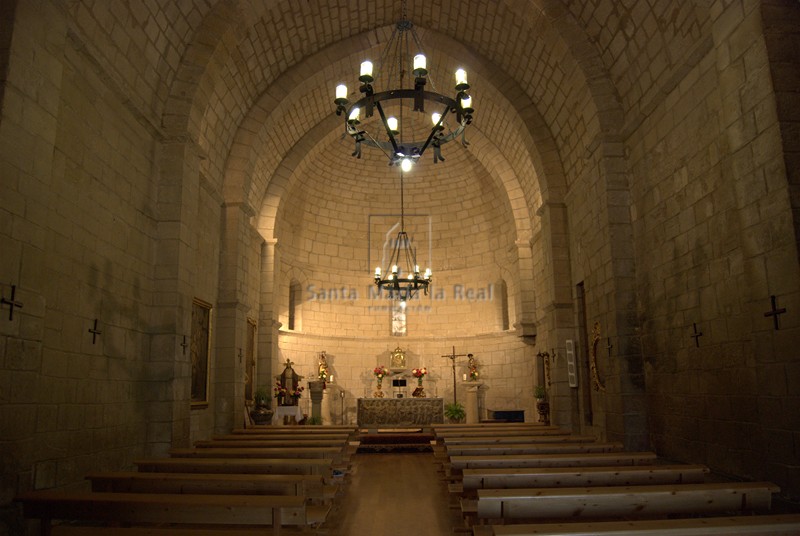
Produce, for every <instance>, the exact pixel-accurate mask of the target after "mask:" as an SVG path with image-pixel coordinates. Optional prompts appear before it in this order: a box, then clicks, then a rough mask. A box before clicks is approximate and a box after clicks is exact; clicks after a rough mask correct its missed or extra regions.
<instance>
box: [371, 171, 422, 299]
mask: <svg viewBox="0 0 800 536" xmlns="http://www.w3.org/2000/svg"><path fill="white" fill-rule="evenodd" d="M403 175H404V171H403V169H402V168H400V231H399V232H398V233H397V237H396V238H395V240H394V243H393V244H392V254H391V255H390V256H389V263H388V266H389V267H390V268H389V269H387V270H386V272H385V273H384V272H383V271H382V270H381V268H380V267H377V268H375V284H376V285H377V286H378V289H381V290H383V289H386V290H388V291H389V298H394V299H399V300H402V301H408V300H410V299H411V298H413V297H414V296H415V295H416V294H417V292H418V291H419V290H420V289H422V291H423V292H424V293H425V294H426V295H427V294H428V286H429V285H430V284H431V279H432V274H431V269H430V268H426V269H425V273H423V274H421V273H420V271H419V265H418V264H417V252H416V249H415V248H414V247H413V246H412V245H411V239H410V238H408V234H407V233H406V226H405V223H406V222H405V209H404V201H405V199H404V193H403V182H404V181H403Z"/></svg>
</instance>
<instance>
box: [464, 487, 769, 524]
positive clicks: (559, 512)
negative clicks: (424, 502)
mask: <svg viewBox="0 0 800 536" xmlns="http://www.w3.org/2000/svg"><path fill="white" fill-rule="evenodd" d="M778 491H780V488H778V486H776V485H775V484H773V483H771V482H722V483H720V482H713V483H702V484H665V485H648V486H620V487H594V488H525V489H481V490H478V499H477V516H478V517H479V518H483V519H504V520H506V519H530V520H534V519H548V518H550V519H552V518H577V517H621V516H653V515H667V514H710V513H724V512H736V511H739V512H753V511H766V510H769V508H770V507H771V505H772V494H773V493H777V492H778Z"/></svg>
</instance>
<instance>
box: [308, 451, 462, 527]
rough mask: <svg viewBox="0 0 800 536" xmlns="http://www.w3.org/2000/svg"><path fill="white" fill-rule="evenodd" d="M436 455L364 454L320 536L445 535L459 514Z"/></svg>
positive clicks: (354, 465) (356, 458) (354, 462)
mask: <svg viewBox="0 0 800 536" xmlns="http://www.w3.org/2000/svg"><path fill="white" fill-rule="evenodd" d="M449 500H450V499H449V496H448V492H447V486H446V484H445V482H444V481H442V480H441V477H440V474H439V473H438V472H437V465H436V463H435V462H434V457H433V454H432V453H427V452H424V453H420V452H410V453H405V452H403V453H395V452H383V453H364V454H362V453H359V454H355V455H354V456H353V458H352V472H351V474H350V476H349V480H348V481H347V482H346V483H345V489H344V491H343V494H342V495H341V496H340V497H338V498H337V501H336V504H335V506H334V508H333V510H332V511H331V512H330V514H329V515H328V521H327V522H326V523H325V526H324V527H323V530H322V531H320V534H327V535H330V536H362V535H369V536H409V535H412V536H445V535H448V536H450V535H452V534H453V527H454V526H455V524H456V523H458V522H459V516H458V511H457V510H455V509H451V508H450V506H449Z"/></svg>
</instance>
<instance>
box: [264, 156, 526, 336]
mask: <svg viewBox="0 0 800 536" xmlns="http://www.w3.org/2000/svg"><path fill="white" fill-rule="evenodd" d="M349 149H350V148H349V147H342V146H341V145H340V144H338V143H337V144H333V145H332V146H331V148H330V149H329V150H328V154H329V155H331V156H328V157H327V159H329V161H313V162H307V165H305V166H303V167H302V168H301V169H298V171H297V176H296V178H295V180H294V182H293V185H292V187H291V189H290V190H289V193H288V194H287V196H286V198H285V200H284V201H283V202H282V205H281V209H280V210H279V212H278V218H277V222H276V226H275V227H276V231H275V236H276V237H277V248H278V250H279V256H280V266H279V268H278V271H279V274H280V275H279V278H278V280H279V281H280V283H279V287H280V289H281V290H280V298H279V303H278V307H277V312H278V320H279V321H280V322H281V324H282V325H283V328H282V329H288V326H289V315H290V311H289V288H290V285H291V283H292V282H293V281H294V282H295V284H299V287H300V289H301V291H302V293H301V297H300V299H299V300H296V301H295V309H294V315H295V320H296V321H295V322H294V324H295V327H294V331H298V332H300V333H306V334H314V335H334V334H335V335H336V336H348V337H359V338H370V339H373V338H376V337H385V336H391V335H392V331H391V322H392V308H393V304H394V303H395V300H390V299H388V296H387V295H386V294H385V293H384V294H382V295H378V293H377V289H376V287H375V285H374V283H373V282H372V277H373V273H374V268H375V266H377V265H378V264H379V263H380V262H382V261H381V260H380V258H381V256H382V255H384V252H387V251H388V248H387V247H386V243H387V241H389V240H394V239H395V238H396V232H397V231H398V230H399V226H397V225H398V223H399V219H400V218H399V213H400V184H399V181H400V177H399V170H398V169H397V168H396V167H394V168H389V167H388V166H387V162H386V161H385V160H384V159H382V158H378V157H376V156H373V155H365V156H364V157H363V158H362V159H361V160H356V159H354V158H350V156H349V153H350V150H349ZM459 149H460V151H459ZM451 159H452V160H453V162H452V163H451ZM348 173H352V174H348ZM503 194H504V192H503V190H502V189H501V188H500V187H498V185H497V184H495V183H494V181H493V179H492V177H491V176H489V175H488V174H487V173H485V171H483V168H481V167H480V166H478V165H477V164H476V163H475V162H474V160H473V159H472V158H471V157H470V156H469V154H468V153H467V152H466V151H464V149H462V148H459V147H454V148H452V149H451V150H450V151H449V153H448V160H447V162H446V163H444V164H438V165H436V166H434V165H433V164H432V163H431V162H427V161H425V162H423V163H420V164H419V165H417V166H416V167H415V169H413V170H412V171H411V172H410V173H407V174H406V175H405V229H406V231H407V232H408V235H409V237H410V238H411V239H412V241H413V242H414V244H415V246H416V248H417V262H418V264H419V265H420V269H421V270H424V269H425V268H426V267H430V268H431V269H432V270H433V278H434V279H433V284H432V288H431V292H430V294H429V295H428V296H424V295H423V296H419V297H418V298H417V299H414V300H411V301H409V302H408V307H407V310H406V319H407V336H410V337H430V336H437V337H440V336H445V335H459V336H463V335H464V333H469V334H479V333H493V332H497V331H503V329H504V326H503V317H504V315H503V312H502V310H501V304H502V303H503V302H504V301H505V302H506V303H507V302H508V301H509V300H504V299H503V296H501V295H500V293H501V285H498V282H499V281H500V280H501V279H504V280H506V286H507V287H509V288H511V289H515V288H517V284H516V282H517V280H518V276H515V275H514V274H516V272H517V269H516V263H517V259H516V246H515V245H514V240H515V231H514V223H513V218H512V214H511V210H510V207H509V204H508V200H507V198H505V197H504V195H503ZM393 226H395V227H393ZM386 260H387V261H388V255H387V256H386ZM385 269H386V267H385V266H384V270H385ZM511 322H513V319H512V320H511ZM505 327H507V326H505Z"/></svg>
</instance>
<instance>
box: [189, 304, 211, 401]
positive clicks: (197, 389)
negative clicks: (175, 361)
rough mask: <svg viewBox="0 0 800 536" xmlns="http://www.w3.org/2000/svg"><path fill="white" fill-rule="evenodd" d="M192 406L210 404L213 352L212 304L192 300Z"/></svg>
mask: <svg viewBox="0 0 800 536" xmlns="http://www.w3.org/2000/svg"><path fill="white" fill-rule="evenodd" d="M189 348H190V351H191V359H192V406H193V407H204V406H208V363H209V356H210V354H211V304H210V303H207V302H204V301H203V300H200V299H198V298H195V299H194V300H193V301H192V339H191V344H190V346H189Z"/></svg>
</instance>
